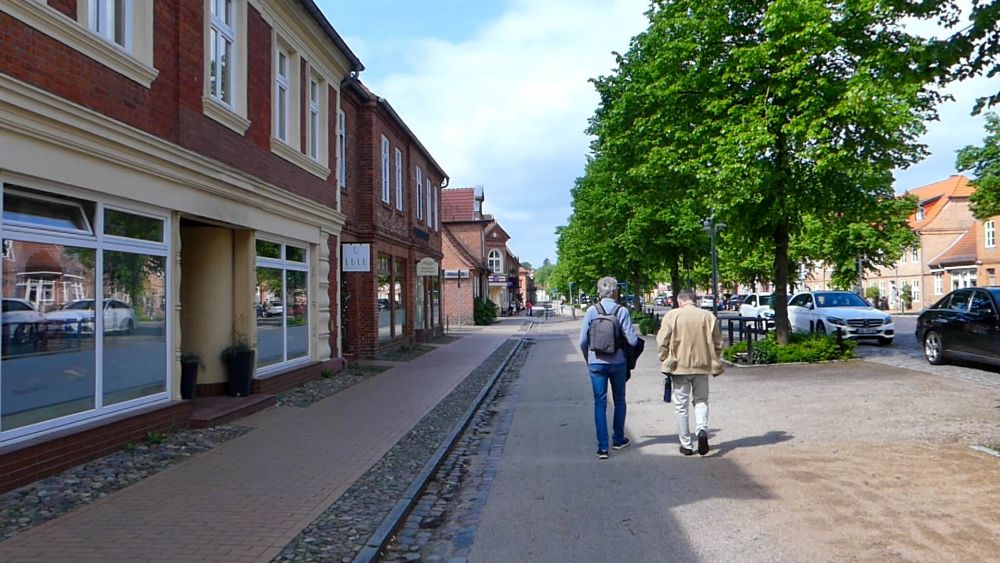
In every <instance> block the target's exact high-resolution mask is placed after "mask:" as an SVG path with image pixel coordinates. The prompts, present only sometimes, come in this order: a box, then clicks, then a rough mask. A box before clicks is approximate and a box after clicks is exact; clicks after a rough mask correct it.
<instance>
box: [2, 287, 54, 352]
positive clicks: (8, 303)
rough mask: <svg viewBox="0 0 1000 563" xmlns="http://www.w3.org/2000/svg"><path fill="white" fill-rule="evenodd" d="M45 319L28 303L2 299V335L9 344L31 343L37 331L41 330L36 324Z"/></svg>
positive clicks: (11, 298)
mask: <svg viewBox="0 0 1000 563" xmlns="http://www.w3.org/2000/svg"><path fill="white" fill-rule="evenodd" d="M44 320H45V317H44V316H43V315H42V314H41V313H39V312H38V310H37V309H35V306H34V305H32V304H31V302H30V301H27V300H24V299H15V298H13V297H4V298H3V333H4V336H5V337H7V338H8V339H9V340H10V341H11V342H14V343H16V344H25V343H27V342H31V341H32V340H33V339H34V337H35V334H36V332H37V331H38V330H43V329H42V328H41V327H40V326H39V325H38V324H37V323H40V322H42V321H44Z"/></svg>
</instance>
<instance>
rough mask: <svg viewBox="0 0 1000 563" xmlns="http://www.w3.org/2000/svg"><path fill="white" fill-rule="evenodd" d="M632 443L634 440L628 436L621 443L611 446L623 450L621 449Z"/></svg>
mask: <svg viewBox="0 0 1000 563" xmlns="http://www.w3.org/2000/svg"><path fill="white" fill-rule="evenodd" d="M631 444H632V440H629V439H628V438H625V439H624V440H622V441H621V443H619V444H614V445H613V446H611V447H612V448H614V449H616V450H621V449H624V448H627V447H629V446H630V445H631Z"/></svg>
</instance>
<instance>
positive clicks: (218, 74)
mask: <svg viewBox="0 0 1000 563" xmlns="http://www.w3.org/2000/svg"><path fill="white" fill-rule="evenodd" d="M209 1H210V3H211V17H210V18H209V22H210V23H209V29H210V35H211V37H210V49H211V51H210V52H209V60H208V68H209V73H208V80H209V86H208V93H209V95H210V96H212V98H214V99H216V100H218V101H219V102H222V103H223V104H224V105H226V106H229V107H233V105H234V104H233V76H234V72H233V50H234V48H233V45H234V44H235V43H236V28H235V25H234V21H235V17H234V13H233V1H232V0H209Z"/></svg>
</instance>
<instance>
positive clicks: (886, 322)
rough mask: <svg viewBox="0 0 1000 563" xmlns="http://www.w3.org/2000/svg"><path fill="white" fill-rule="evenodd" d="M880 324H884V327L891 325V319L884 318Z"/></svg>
mask: <svg viewBox="0 0 1000 563" xmlns="http://www.w3.org/2000/svg"><path fill="white" fill-rule="evenodd" d="M882 324H884V325H887V324H892V317H886V318H884V319H882Z"/></svg>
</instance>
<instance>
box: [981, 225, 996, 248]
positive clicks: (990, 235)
mask: <svg viewBox="0 0 1000 563" xmlns="http://www.w3.org/2000/svg"><path fill="white" fill-rule="evenodd" d="M983 244H984V246H985V247H986V248H995V247H996V245H997V227H996V222H994V221H986V222H985V223H983Z"/></svg>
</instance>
